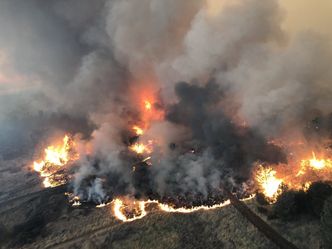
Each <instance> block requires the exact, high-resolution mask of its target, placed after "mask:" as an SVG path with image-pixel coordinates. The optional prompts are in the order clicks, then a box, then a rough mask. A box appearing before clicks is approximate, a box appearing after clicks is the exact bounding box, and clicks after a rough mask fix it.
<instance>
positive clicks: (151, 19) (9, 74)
mask: <svg viewBox="0 0 332 249" xmlns="http://www.w3.org/2000/svg"><path fill="white" fill-rule="evenodd" d="M283 3H284V2H282V4H280V2H279V1H277V0H265V1H263V2H262V1H260V0H236V1H216V0H208V1H204V0H194V1H190V2H189V1H185V0H180V1H179V0H170V1H162V0H142V1H134V0H132V1H122V0H98V1H94V2H93V3H92V2H91V1H88V0H84V1H79V0H70V1H62V0H61V1H55V0H51V1H42V2H41V1H37V0H32V1H29V2H22V1H18V0H4V1H2V2H1V3H0V37H1V38H0V55H1V56H0V65H1V66H2V68H3V69H2V71H1V74H0V86H1V88H0V96H1V99H0V104H1V105H0V121H1V125H0V128H1V129H0V139H1V141H0V153H1V155H2V156H3V155H6V154H8V153H7V152H6V151H10V150H11V149H12V148H13V147H16V145H15V143H14V142H13V141H14V140H19V141H20V146H21V148H22V149H21V150H20V152H19V153H16V154H20V153H22V151H26V150H28V148H35V145H36V144H38V143H39V142H40V141H41V140H42V139H43V138H45V137H47V136H49V135H50V134H52V133H55V132H57V131H59V130H60V131H65V132H70V133H72V134H83V136H81V141H79V142H78V143H79V144H80V146H81V147H82V148H80V151H79V153H80V155H81V159H80V161H79V167H78V169H77V170H76V172H75V173H74V180H73V189H74V193H75V194H77V195H79V196H81V197H82V198H83V199H87V200H92V201H95V202H101V201H102V200H104V199H105V198H108V197H110V196H112V195H117V194H129V195H134V196H136V197H140V196H157V197H164V196H178V195H183V196H185V195H186V194H187V193H194V194H198V195H202V196H205V197H207V196H209V195H210V194H211V193H213V192H214V191H216V190H217V189H218V187H219V185H220V183H221V182H223V181H224V182H228V183H229V184H233V185H234V186H235V185H236V186H237V187H238V186H241V184H243V183H244V182H246V181H247V180H248V178H249V177H250V172H251V166H252V165H253V163H254V162H256V161H263V162H270V163H276V162H284V161H286V160H287V159H286V156H285V153H284V152H283V151H282V149H281V148H279V147H277V146H275V145H271V144H270V143H268V142H267V141H268V140H269V139H270V138H275V137H280V136H284V135H285V134H287V136H288V138H289V139H291V138H292V136H293V134H301V135H303V136H305V134H304V133H305V132H306V129H307V123H308V122H310V121H311V120H313V119H315V118H316V117H317V116H320V115H321V116H328V115H329V114H330V113H331V107H332V106H331V105H332V102H331V101H330V97H329V96H331V91H332V87H331V84H330V80H331V79H332V75H331V72H330V70H329V65H331V62H332V61H331V60H332V55H331V50H330V40H329V38H328V37H329V36H324V32H319V33H321V34H317V32H316V33H315V32H311V31H308V30H306V31H305V32H302V31H301V32H295V31H294V30H302V29H300V28H297V29H295V28H290V27H291V23H293V21H292V20H291V18H289V17H288V15H290V13H291V12H287V11H290V10H291V9H292V8H290V7H289V6H291V5H286V10H285V9H284V7H285V5H284V4H283ZM301 4H302V3H301ZM285 20H286V21H285ZM294 22H295V21H294ZM297 27H298V26H297ZM289 30H291V31H292V32H291V34H290V33H289ZM317 30H321V29H315V30H314V31H317ZM322 30H324V29H322ZM325 33H326V32H325ZM147 93H148V94H147ZM145 95H148V96H149V97H151V96H153V103H152V104H153V109H154V110H157V112H158V113H159V114H160V113H163V114H165V115H164V117H163V118H160V117H158V118H156V117H151V116H149V117H148V118H147V117H146V114H145V113H144V110H142V108H141V103H140V102H141V101H142V100H144V99H142V97H144V96H145ZM158 116H162V115H158ZM326 122H327V121H326ZM134 124H144V129H145V133H144V135H142V136H141V137H137V136H136V135H135V134H133V132H132V130H131V127H132V125H134ZM324 127H330V125H328V124H324ZM326 129H328V128H326ZM150 140H153V141H154V142H155V143H154V145H153V147H154V148H153V149H154V150H153V153H152V154H151V160H150V162H151V163H152V166H149V165H148V163H147V162H146V161H145V162H142V159H144V158H140V156H137V155H136V154H134V153H132V152H131V151H130V150H129V149H128V146H129V145H131V144H133V143H134V142H136V141H142V142H148V141H150ZM85 145H88V147H89V150H88V151H86V149H84V148H83V147H84V146H85ZM4 148H5V149H4ZM133 167H134V168H133Z"/></svg>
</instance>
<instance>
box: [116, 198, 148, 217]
mask: <svg viewBox="0 0 332 249" xmlns="http://www.w3.org/2000/svg"><path fill="white" fill-rule="evenodd" d="M132 205H134V206H136V202H135V201H134V202H133V203H132ZM127 207H128V206H127V205H125V204H124V202H123V201H122V200H120V199H115V200H114V206H113V213H114V216H115V217H116V218H117V219H119V220H121V221H123V222H130V221H133V220H137V219H142V218H143V217H144V216H145V215H146V214H147V213H146V211H145V202H144V201H138V208H136V207H135V208H134V209H132V210H128V208H127ZM129 212H130V213H132V214H133V215H132V217H130V218H128V217H127V216H126V214H125V213H129Z"/></svg>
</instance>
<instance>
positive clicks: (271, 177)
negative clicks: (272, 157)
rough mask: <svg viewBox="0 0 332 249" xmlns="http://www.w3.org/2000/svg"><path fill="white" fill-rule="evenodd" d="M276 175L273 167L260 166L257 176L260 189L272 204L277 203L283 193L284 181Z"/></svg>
mask: <svg viewBox="0 0 332 249" xmlns="http://www.w3.org/2000/svg"><path fill="white" fill-rule="evenodd" d="M276 173H277V172H276V171H275V170H273V169H272V168H271V167H267V168H265V167H263V166H262V165H260V166H259V167H258V170H257V174H256V181H257V182H258V184H259V188H260V190H261V191H262V193H263V194H264V195H265V196H266V197H267V199H268V200H269V201H270V202H275V201H276V200H277V197H278V196H279V195H280V193H281V190H280V186H281V184H282V182H283V180H281V179H278V178H277V177H276Z"/></svg>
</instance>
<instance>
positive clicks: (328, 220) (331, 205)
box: [321, 197, 332, 248]
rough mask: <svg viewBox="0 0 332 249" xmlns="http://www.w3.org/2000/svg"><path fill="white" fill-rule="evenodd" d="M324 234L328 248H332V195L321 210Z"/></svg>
mask: <svg viewBox="0 0 332 249" xmlns="http://www.w3.org/2000/svg"><path fill="white" fill-rule="evenodd" d="M321 226H322V234H323V238H324V241H325V247H326V248H332V197H329V198H328V199H327V200H326V201H325V203H324V207H323V210H322V212H321Z"/></svg>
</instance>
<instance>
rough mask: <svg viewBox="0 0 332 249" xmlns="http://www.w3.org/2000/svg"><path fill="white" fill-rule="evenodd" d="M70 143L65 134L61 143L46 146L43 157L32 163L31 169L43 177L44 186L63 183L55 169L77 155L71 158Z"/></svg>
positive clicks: (62, 178)
mask: <svg viewBox="0 0 332 249" xmlns="http://www.w3.org/2000/svg"><path fill="white" fill-rule="evenodd" d="M72 145H73V143H72V141H71V139H70V137H69V136H68V135H65V136H64V138H63V139H62V143H61V144H59V145H50V146H48V147H47V148H46V149H45V150H44V158H43V159H42V160H40V161H35V162H34V163H33V169H34V170H35V171H37V172H39V174H40V176H41V177H42V178H44V180H43V185H44V187H55V186H58V185H61V184H64V183H65V180H64V177H63V176H62V175H61V174H60V175H59V174H57V171H58V170H59V169H61V168H62V167H63V166H64V165H66V164H67V163H68V162H69V161H70V160H73V159H77V158H76V157H77V156H78V155H75V156H73V157H72V158H71V155H70V151H71V149H72V148H71V147H72Z"/></svg>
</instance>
